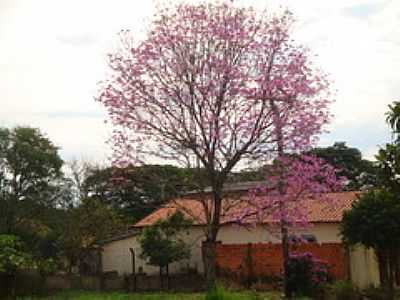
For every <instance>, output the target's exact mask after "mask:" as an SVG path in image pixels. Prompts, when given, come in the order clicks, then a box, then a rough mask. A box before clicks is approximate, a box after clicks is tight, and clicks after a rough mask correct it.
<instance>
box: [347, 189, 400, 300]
mask: <svg viewBox="0 0 400 300" xmlns="http://www.w3.org/2000/svg"><path fill="white" fill-rule="evenodd" d="M399 200H400V199H399V198H398V197H397V196H396V195H394V194H392V193H391V192H388V191H386V190H383V189H380V190H379V189H377V190H372V191H369V192H366V193H364V194H363V195H361V196H360V199H359V201H357V202H355V203H353V206H352V209H351V210H350V211H347V212H345V214H344V216H343V223H342V229H341V233H342V236H343V239H344V241H345V242H346V243H347V244H349V245H356V244H362V245H364V246H366V247H368V248H372V249H374V250H375V254H376V256H377V258H378V263H379V270H380V279H381V283H382V284H383V285H384V286H386V287H388V288H389V290H390V291H392V292H393V287H394V283H395V279H396V273H397V276H399V275H400V274H399V273H398V271H399V264H398V263H399V262H398V258H399V253H400V252H399V250H400V201H399ZM392 294H393V293H392ZM392 296H393V295H392Z"/></svg>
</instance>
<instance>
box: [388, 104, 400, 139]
mask: <svg viewBox="0 0 400 300" xmlns="http://www.w3.org/2000/svg"><path fill="white" fill-rule="evenodd" d="M385 115H386V122H387V123H388V124H389V125H390V127H391V128H392V130H393V132H392V134H393V137H394V138H395V142H396V143H399V142H400V101H394V102H393V103H392V104H389V111H388V112H387V113H386V114H385Z"/></svg>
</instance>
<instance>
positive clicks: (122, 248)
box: [102, 223, 340, 275]
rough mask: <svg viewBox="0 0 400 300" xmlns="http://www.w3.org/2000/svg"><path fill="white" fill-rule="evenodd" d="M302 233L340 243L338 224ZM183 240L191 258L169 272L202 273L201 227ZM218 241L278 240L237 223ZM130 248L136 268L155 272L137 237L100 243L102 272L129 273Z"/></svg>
mask: <svg viewBox="0 0 400 300" xmlns="http://www.w3.org/2000/svg"><path fill="white" fill-rule="evenodd" d="M301 233H310V234H314V235H315V236H316V238H317V241H318V242H319V243H326V242H340V236H339V227H338V225H337V224H329V223H321V224H315V225H314V226H312V227H311V228H309V230H307V231H305V232H301ZM184 240H185V241H186V242H187V243H189V244H190V245H191V258H190V259H188V260H183V261H180V262H177V263H174V264H172V265H171V266H170V273H179V272H181V271H182V270H185V269H187V268H188V267H189V268H192V269H193V268H195V269H197V271H198V272H202V271H203V262H202V256H201V243H202V240H204V233H203V230H202V228H201V227H198V226H194V227H192V228H191V229H190V230H189V233H188V234H185V235H184ZM218 240H219V241H221V242H222V243H223V244H247V243H268V242H273V243H277V242H279V240H278V239H277V238H276V237H274V236H273V235H271V233H270V232H269V231H268V230H267V229H266V228H265V227H262V226H257V227H255V228H254V227H253V228H244V227H239V226H236V225H227V226H223V227H222V228H221V229H220V232H219V234H218ZM129 248H133V250H134V251H135V260H136V271H138V270H139V268H140V267H141V268H142V269H143V271H144V272H145V273H147V274H158V272H159V269H158V267H153V266H149V265H147V264H146V263H145V262H144V261H143V260H142V259H141V258H140V252H141V249H140V246H139V243H138V241H137V238H136V237H129V238H125V239H123V240H118V241H113V242H110V243H108V244H106V245H104V246H103V253H102V264H103V272H108V271H117V272H118V273H119V274H120V275H122V274H130V273H132V263H131V253H130V251H129Z"/></svg>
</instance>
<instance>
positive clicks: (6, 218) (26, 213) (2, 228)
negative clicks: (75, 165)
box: [0, 127, 63, 234]
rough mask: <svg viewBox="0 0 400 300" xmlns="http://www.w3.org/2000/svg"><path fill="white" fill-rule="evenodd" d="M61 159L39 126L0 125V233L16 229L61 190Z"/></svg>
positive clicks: (55, 197)
mask: <svg viewBox="0 0 400 300" xmlns="http://www.w3.org/2000/svg"><path fill="white" fill-rule="evenodd" d="M62 164H63V161H62V159H61V158H60V156H59V155H58V148H57V147H56V146H54V144H53V143H52V142H51V141H50V140H49V139H48V138H47V137H45V136H44V135H43V134H42V133H41V132H40V131H39V130H38V129H35V128H30V127H15V128H13V129H6V128H0V233H8V234H10V233H15V232H16V231H17V230H18V227H19V226H20V225H21V224H23V223H27V222H30V220H31V219H32V218H35V217H37V216H38V215H40V213H41V212H42V208H43V207H50V206H54V205H55V203H56V202H57V200H59V196H60V195H61V194H62V193H60V191H59V189H58V187H59V186H58V181H59V180H60V179H61V178H62V172H61V167H62Z"/></svg>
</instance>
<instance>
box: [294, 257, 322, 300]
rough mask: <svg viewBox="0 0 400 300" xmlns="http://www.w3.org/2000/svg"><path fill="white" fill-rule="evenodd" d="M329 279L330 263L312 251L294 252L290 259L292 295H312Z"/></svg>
mask: <svg viewBox="0 0 400 300" xmlns="http://www.w3.org/2000/svg"><path fill="white" fill-rule="evenodd" d="M327 281H328V264H327V263H326V262H324V261H321V260H319V259H317V258H315V257H314V256H313V255H312V254H311V253H308V252H307V253H302V254H292V255H291V256H290V258H289V261H288V290H289V295H291V296H312V295H313V294H315V293H316V292H317V291H318V289H319V288H320V287H321V286H322V285H323V284H325V283H326V282H327Z"/></svg>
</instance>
